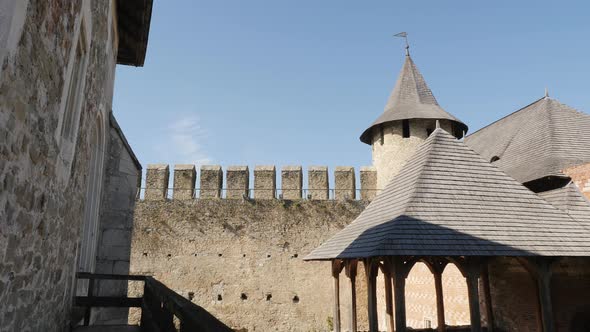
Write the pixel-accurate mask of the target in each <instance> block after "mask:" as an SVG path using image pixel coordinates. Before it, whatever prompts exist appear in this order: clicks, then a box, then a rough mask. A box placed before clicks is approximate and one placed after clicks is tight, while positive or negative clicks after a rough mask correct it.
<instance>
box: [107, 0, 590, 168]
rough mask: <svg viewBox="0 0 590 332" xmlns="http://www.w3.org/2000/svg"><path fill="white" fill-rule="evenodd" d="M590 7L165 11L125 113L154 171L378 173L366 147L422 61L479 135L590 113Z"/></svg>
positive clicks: (258, 6)
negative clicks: (404, 71)
mask: <svg viewBox="0 0 590 332" xmlns="http://www.w3.org/2000/svg"><path fill="white" fill-rule="evenodd" d="M588 17H590V4H587V3H585V2H583V1H578V2H566V1H486V2H483V1H347V0H339V1H332V0H322V1H312V0H299V1H270V0H268V1H258V0H248V1H245V0H239V1H238V0H235V1H229V0H228V1H223V0H214V1H213V0H211V1H197V0H190V1H188V0H174V1H164V0H154V8H153V14H152V22H151V30H150V36H149V44H148V51H147V58H146V62H145V67H143V68H134V67H126V66H118V67H117V74H116V75H117V79H116V83H115V97H114V102H113V111H114V113H115V116H116V117H117V119H118V121H119V123H120V124H121V127H122V128H123V130H124V132H125V135H126V136H127V139H128V140H129V142H130V144H131V146H132V147H133V149H134V151H135V152H136V154H137V156H138V158H139V159H140V161H141V162H142V164H143V165H144V168H145V166H146V165H147V164H149V163H169V164H174V163H195V164H201V163H206V164H221V165H223V166H224V168H225V167H227V166H228V165H249V166H250V167H251V168H253V167H254V165H260V164H275V165H277V166H281V165H290V164H296V165H303V166H304V167H307V166H308V165H327V166H329V167H330V168H332V169H333V167H335V166H340V165H350V166H355V167H357V168H358V167H360V166H363V165H370V164H371V149H370V147H369V146H368V145H365V144H363V143H361V142H360V141H359V139H358V137H359V135H360V134H361V133H362V132H363V130H364V129H366V128H367V127H368V126H369V125H370V124H371V122H372V121H373V120H375V119H376V118H377V117H378V116H379V115H380V114H381V112H382V111H383V107H384V105H385V102H386V100H387V97H388V95H389V93H390V91H391V89H392V88H393V86H394V84H395V80H396V78H397V75H398V72H399V70H400V68H401V66H402V64H403V60H404V50H403V46H404V44H403V40H401V39H398V38H393V37H392V35H393V34H395V33H397V32H400V31H407V32H408V34H409V39H410V44H411V53H412V58H413V59H414V61H415V62H416V64H417V66H418V68H419V69H420V70H421V72H422V74H423V75H424V77H425V78H426V81H427V82H428V84H429V86H430V88H431V89H432V90H433V92H434V95H435V96H436V97H437V99H438V101H439V103H440V104H441V106H442V107H443V108H444V109H445V110H446V111H448V112H450V113H452V114H454V115H455V116H457V117H458V118H460V119H461V120H463V122H465V123H467V124H468V125H469V127H470V132H473V131H475V130H477V129H479V128H481V127H482V126H484V125H486V124H488V123H490V122H492V121H494V120H496V119H498V118H500V117H502V116H504V115H506V114H509V113H511V112H513V111H515V110H517V109H519V108H521V107H523V106H525V105H527V104H529V103H531V102H533V101H534V100H536V99H538V98H540V97H542V96H543V93H544V89H545V87H548V88H549V93H550V95H551V96H552V97H555V98H557V99H559V100H560V101H561V102H563V103H566V104H568V105H570V106H572V107H574V108H576V109H578V110H583V111H585V112H587V113H588V111H590V93H589V92H590V89H589V88H590V81H589V74H590V61H589V59H590V43H589V37H590V20H589V19H588Z"/></svg>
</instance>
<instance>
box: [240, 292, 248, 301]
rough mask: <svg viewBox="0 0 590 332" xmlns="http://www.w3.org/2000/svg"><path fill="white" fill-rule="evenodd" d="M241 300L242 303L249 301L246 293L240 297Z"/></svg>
mask: <svg viewBox="0 0 590 332" xmlns="http://www.w3.org/2000/svg"><path fill="white" fill-rule="evenodd" d="M240 299H242V301H246V300H247V299H248V295H246V293H242V294H241V295H240Z"/></svg>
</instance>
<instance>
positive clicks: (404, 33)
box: [393, 31, 410, 55]
mask: <svg viewBox="0 0 590 332" xmlns="http://www.w3.org/2000/svg"><path fill="white" fill-rule="evenodd" d="M393 36H394V37H400V38H404V39H405V40H406V55H410V44H408V33H407V32H405V31H402V32H400V33H396V34H395V35H393Z"/></svg>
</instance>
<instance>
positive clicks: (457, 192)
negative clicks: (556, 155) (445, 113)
mask: <svg viewBox="0 0 590 332" xmlns="http://www.w3.org/2000/svg"><path fill="white" fill-rule="evenodd" d="M401 255H404V256H405V255H423V256H535V255H539V256H589V255H590V228H586V227H585V226H584V225H583V224H582V223H580V222H578V221H576V220H574V219H572V218H571V217H570V216H569V215H568V214H567V213H565V212H563V211H561V210H559V209H557V208H555V207H554V206H552V205H551V204H549V203H548V202H546V201H545V200H543V199H542V198H540V197H539V196H537V195H535V194H534V193H533V192H531V191H530V190H528V189H527V188H526V187H524V186H523V185H521V184H520V183H518V182H517V181H516V180H514V179H512V178H511V177H509V176H508V175H506V174H505V173H504V172H502V171H501V170H500V169H499V168H497V167H496V166H494V165H492V164H490V163H489V162H488V161H486V160H484V159H483V158H481V157H480V156H479V155H478V154H477V153H475V152H474V151H473V150H471V149H470V148H469V147H467V145H465V144H464V143H463V142H462V141H459V140H457V139H455V138H454V137H453V136H451V135H450V134H448V133H447V132H445V131H444V130H442V129H440V128H439V129H436V130H435V131H434V133H433V134H432V135H431V136H430V137H429V138H428V139H427V140H426V141H425V142H424V143H423V144H422V145H421V146H420V147H419V148H418V150H417V151H416V153H415V155H414V156H412V157H411V158H410V159H409V160H408V162H407V163H406V164H405V165H404V167H403V168H402V170H401V171H400V173H399V174H398V175H396V176H395V177H394V178H393V179H392V181H391V182H390V183H389V184H388V185H387V186H386V188H385V189H384V191H383V192H382V193H381V194H379V195H378V196H377V197H376V198H375V200H373V201H372V202H371V203H370V204H369V206H368V207H367V208H366V209H365V210H364V211H363V212H362V213H361V214H360V215H359V217H358V218H357V219H356V220H354V221H353V222H352V223H351V224H350V225H348V226H347V227H345V228H344V229H343V230H342V231H340V232H339V233H337V234H336V235H335V236H333V237H332V238H331V239H329V240H328V241H327V242H325V243H324V244H322V245H321V246H320V247H318V248H317V249H315V250H314V251H313V252H312V253H311V254H309V255H308V256H307V257H306V258H305V259H306V260H330V259H335V258H365V257H375V256H401Z"/></svg>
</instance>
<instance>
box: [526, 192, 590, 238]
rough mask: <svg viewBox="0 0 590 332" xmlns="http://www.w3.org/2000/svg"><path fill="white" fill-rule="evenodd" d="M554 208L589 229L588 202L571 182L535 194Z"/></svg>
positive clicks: (589, 203)
mask: <svg viewBox="0 0 590 332" xmlns="http://www.w3.org/2000/svg"><path fill="white" fill-rule="evenodd" d="M537 195H539V196H541V197H542V198H543V199H544V200H546V201H547V202H549V203H551V204H552V205H553V206H555V207H556V208H558V209H560V210H562V211H565V212H566V213H567V214H569V215H570V216H571V217H572V218H574V219H576V220H577V221H579V222H581V223H583V224H585V225H586V226H588V227H590V201H588V199H587V198H586V197H585V196H584V195H583V194H582V193H581V192H580V190H579V189H578V187H576V185H575V184H574V183H573V182H570V183H568V184H567V185H566V186H564V187H561V188H558V189H554V190H548V191H544V192H541V193H537Z"/></svg>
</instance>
